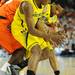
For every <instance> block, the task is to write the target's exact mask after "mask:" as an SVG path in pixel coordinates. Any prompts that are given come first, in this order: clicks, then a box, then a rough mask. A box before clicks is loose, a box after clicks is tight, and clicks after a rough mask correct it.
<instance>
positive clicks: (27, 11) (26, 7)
mask: <svg viewBox="0 0 75 75" xmlns="http://www.w3.org/2000/svg"><path fill="white" fill-rule="evenodd" d="M22 10H23V13H24V15H25V19H26V22H27V26H28V29H29V32H30V33H31V34H32V35H35V36H38V37H43V38H45V37H46V36H47V34H45V33H44V32H42V31H39V30H38V29H36V28H35V23H34V19H33V16H32V15H33V11H34V10H33V8H32V5H31V4H30V3H28V2H24V3H23V4H22Z"/></svg>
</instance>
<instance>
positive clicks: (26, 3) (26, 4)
mask: <svg viewBox="0 0 75 75" xmlns="http://www.w3.org/2000/svg"><path fill="white" fill-rule="evenodd" d="M21 5H22V7H26V8H28V7H32V5H31V4H30V3H29V1H23V2H21Z"/></svg>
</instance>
